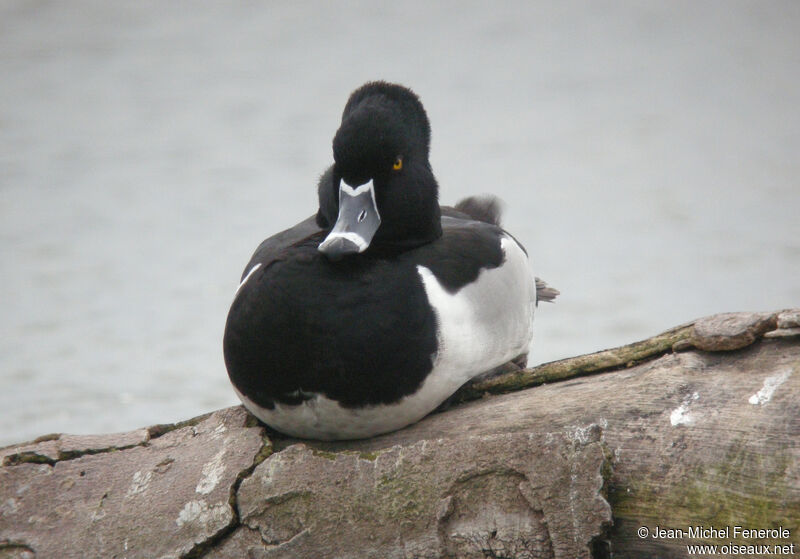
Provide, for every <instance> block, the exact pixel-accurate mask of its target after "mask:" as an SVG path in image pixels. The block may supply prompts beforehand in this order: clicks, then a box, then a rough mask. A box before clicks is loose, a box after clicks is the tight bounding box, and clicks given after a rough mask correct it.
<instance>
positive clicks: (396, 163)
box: [392, 155, 403, 171]
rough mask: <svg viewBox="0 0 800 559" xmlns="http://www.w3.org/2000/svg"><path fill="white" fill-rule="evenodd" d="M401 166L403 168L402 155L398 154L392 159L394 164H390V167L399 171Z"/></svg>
mask: <svg viewBox="0 0 800 559" xmlns="http://www.w3.org/2000/svg"><path fill="white" fill-rule="evenodd" d="M402 168H403V156H402V155H398V156H397V159H395V160H394V165H392V169H394V170H395V171H399V170H400V169H402Z"/></svg>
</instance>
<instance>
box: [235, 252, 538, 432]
mask: <svg viewBox="0 0 800 559" xmlns="http://www.w3.org/2000/svg"><path fill="white" fill-rule="evenodd" d="M501 246H502V248H503V250H504V251H505V254H506V260H505V262H504V263H503V265H502V266H500V267H498V268H494V269H491V270H482V271H481V273H480V274H479V276H478V278H477V279H476V281H475V282H473V283H471V284H469V285H466V286H464V287H463V288H461V289H460V290H459V291H458V292H457V293H455V294H450V293H448V292H447V291H446V290H445V289H444V288H443V287H442V285H441V284H440V283H439V280H437V279H436V276H434V275H433V272H431V271H430V270H428V269H427V268H425V267H424V266H418V267H417V271H418V273H419V275H420V278H422V283H423V285H424V287H425V292H426V294H427V296H428V301H429V303H430V304H431V306H432V307H433V310H434V312H435V313H436V317H437V323H438V327H439V328H438V332H437V335H438V347H439V351H438V353H437V354H436V355H434V356H431V358H432V359H433V370H432V371H431V372H430V374H429V375H428V376H427V378H426V379H425V381H424V382H423V383H422V386H421V387H420V388H419V390H417V391H416V392H415V393H414V394H411V395H409V396H406V397H405V398H403V399H401V400H400V401H399V402H397V403H394V404H388V405H377V406H367V407H364V408H358V409H350V408H344V407H342V406H341V405H339V403H338V402H336V401H335V400H331V399H329V398H326V397H325V396H323V395H321V394H314V396H313V397H312V398H310V399H308V400H306V401H304V402H303V403H302V404H299V405H295V406H290V405H284V404H280V403H277V402H276V403H275V407H274V408H273V409H266V408H262V407H261V406H259V405H258V404H256V403H255V402H253V401H252V400H250V399H249V398H247V397H246V396H244V395H243V394H241V393H240V392H239V391H238V390H236V395H237V396H239V399H240V400H241V401H242V403H243V404H244V406H245V407H246V408H247V409H248V410H250V412H251V413H252V414H253V415H255V416H256V417H258V418H259V419H260V420H261V421H263V422H264V423H266V424H267V425H270V426H272V427H274V428H275V429H277V430H278V431H281V432H283V433H286V434H288V435H291V436H294V437H300V438H307V439H321V440H335V439H362V438H367V437H372V436H374V435H377V434H380V433H386V432H388V431H394V430H396V429H400V428H402V427H405V426H406V425H410V424H411V423H414V422H415V421H419V420H420V419H422V418H423V417H425V416H426V415H427V414H428V413H430V412H431V411H433V410H434V409H435V408H436V406H438V405H439V404H441V403H442V402H443V401H444V400H445V399H446V398H447V397H448V396H450V395H451V394H453V392H455V391H456V390H458V388H459V387H460V386H461V385H463V384H464V383H465V382H466V381H468V380H469V379H470V378H472V377H474V376H476V375H479V374H481V373H484V372H486V371H488V370H490V369H493V368H494V367H497V366H498V365H502V364H503V363H506V362H507V361H510V360H511V359H514V358H515V357H517V356H519V355H521V354H523V353H525V352H526V351H527V349H528V344H529V343H530V340H531V336H532V326H533V324H532V321H533V308H534V304H535V286H534V281H533V274H532V273H531V271H530V269H529V268H528V259H527V256H526V255H525V253H524V252H523V250H522V249H521V248H520V247H519V245H518V244H517V243H516V242H514V241H513V240H511V239H508V238H504V239H502V241H501ZM386 373H390V371H386ZM234 390H235V388H234ZM303 395H304V396H308V393H305V392H304V393H303Z"/></svg>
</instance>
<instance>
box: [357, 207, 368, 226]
mask: <svg viewBox="0 0 800 559" xmlns="http://www.w3.org/2000/svg"><path fill="white" fill-rule="evenodd" d="M366 217H367V210H361V213H360V214H358V222H359V223H361V222H362V221H364V218H366Z"/></svg>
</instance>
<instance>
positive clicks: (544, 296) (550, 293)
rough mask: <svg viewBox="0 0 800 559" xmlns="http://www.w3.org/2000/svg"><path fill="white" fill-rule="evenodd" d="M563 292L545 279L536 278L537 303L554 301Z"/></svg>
mask: <svg viewBox="0 0 800 559" xmlns="http://www.w3.org/2000/svg"><path fill="white" fill-rule="evenodd" d="M560 294H561V292H560V291H559V290H558V289H556V288H555V287H550V286H549V285H547V283H546V282H545V281H544V280H541V279H539V278H536V303H537V304H538V303H539V301H547V302H548V303H552V302H553V301H555V298H556V297H558V296H559V295H560Z"/></svg>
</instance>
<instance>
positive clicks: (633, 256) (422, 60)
mask: <svg viewBox="0 0 800 559" xmlns="http://www.w3.org/2000/svg"><path fill="white" fill-rule="evenodd" d="M376 78H383V79H388V80H393V81H398V82H401V83H404V84H406V85H409V86H411V87H413V88H414V89H415V90H416V91H417V93H418V94H419V95H420V96H421V98H422V100H423V102H424V103H425V106H426V108H427V110H428V114H429V116H430V119H431V122H432V127H433V143H432V158H431V161H432V164H433V168H434V171H435V172H436V175H437V177H438V180H439V183H440V187H441V194H440V198H441V200H442V202H443V203H454V202H455V201H457V200H458V199H459V198H461V197H464V196H466V195H469V194H474V193H481V192H493V193H495V194H497V195H498V196H500V197H501V198H503V199H504V200H505V201H506V203H507V207H506V213H505V220H504V222H505V225H506V226H507V228H508V229H509V230H510V231H512V232H513V233H514V234H515V236H517V237H518V238H519V239H520V240H521V241H522V242H523V243H524V244H525V245H526V247H527V248H528V250H529V252H530V254H531V256H532V266H533V268H534V270H535V272H536V274H537V275H539V276H541V277H543V278H545V279H546V280H547V281H549V282H550V283H551V284H553V285H554V286H556V287H558V288H559V289H560V290H561V291H562V296H561V297H560V298H559V300H558V302H557V304H555V305H542V306H541V307H540V309H539V312H538V314H537V317H536V332H535V336H536V338H535V341H534V344H533V346H532V353H531V357H530V362H531V363H533V364H535V363H540V362H544V361H549V360H553V359H557V358H562V357H567V356H572V355H577V354H581V353H585V352H591V351H595V350H599V349H603V348H607V347H611V346H615V345H620V344H624V343H628V342H631V341H634V340H637V339H641V338H644V337H647V336H650V335H653V334H656V333H658V332H660V331H662V330H664V329H667V328H669V327H672V326H674V325H677V324H679V323H682V322H685V321H689V320H691V319H694V318H696V317H699V316H703V315H707V314H711V313H716V312H723V311H738V310H773V309H779V308H784V307H789V306H800V184H798V183H799V182H800V181H799V179H798V177H800V157H799V155H800V3H798V2H796V1H784V2H780V1H775V2H739V1H731V0H725V1H719V2H697V1H670V2H602V1H601V2H595V1H591V2H588V1H587V2H571V1H567V2H558V3H536V2H497V3H489V2H485V3H484V2H441V3H439V2H427V1H423V2H419V1H406V2H391V3H373V2H366V1H365V2H341V3H340V2H331V3H323V2H304V1H299V2H283V3H278V2H243V1H240V2H216V3H214V2H212V3H202V2H181V1H178V2H157V1H137V2H116V1H112V2H109V1H105V0H103V1H100V0H98V1H95V2H86V1H71V2H44V1H35V0H2V1H0V262H1V266H2V268H0V285H2V289H0V443H10V442H15V441H21V440H26V439H30V438H32V437H34V436H37V435H40V434H43V433H47V432H54V431H58V432H61V431H64V432H73V433H90V432H106V431H117V430H126V429H132V428H136V427H139V426H143V425H149V424H154V423H159V422H172V421H177V420H181V419H185V418H188V417H191V416H194V415H196V414H199V413H202V412H206V411H210V410H213V409H216V408H219V407H222V406H226V405H230V404H233V403H235V402H236V399H235V396H234V394H233V392H232V391H231V389H230V387H229V385H228V380H227V376H226V373H225V367H224V363H223V360H222V353H221V338H222V331H223V327H224V323H225V317H226V313H227V310H228V306H229V304H230V301H231V298H232V295H233V293H234V290H235V289H236V286H237V283H238V278H239V274H240V273H241V270H242V268H243V266H244V264H245V263H246V262H247V260H248V258H249V257H250V254H251V252H252V251H253V249H254V248H255V247H256V246H257V244H258V243H259V242H260V241H261V240H262V239H263V238H265V237H267V236H269V235H270V234H272V233H274V232H277V231H280V230H282V229H284V228H286V227H289V226H291V225H293V224H294V223H296V222H298V221H299V220H301V219H303V218H305V217H306V216H308V215H310V214H312V213H313V212H314V211H315V204H316V199H315V188H314V187H315V181H316V178H317V176H318V175H319V173H320V172H321V171H322V170H323V169H324V168H325V167H326V166H327V165H328V164H329V163H330V162H331V149H330V141H331V138H332V136H333V133H334V131H335V130H336V128H337V126H338V121H339V118H340V114H341V110H342V108H343V106H344V102H345V100H346V99H347V96H348V94H349V93H350V91H351V90H352V89H354V88H355V87H357V86H358V85H360V84H361V83H363V82H365V81H367V80H372V79H376Z"/></svg>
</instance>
